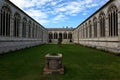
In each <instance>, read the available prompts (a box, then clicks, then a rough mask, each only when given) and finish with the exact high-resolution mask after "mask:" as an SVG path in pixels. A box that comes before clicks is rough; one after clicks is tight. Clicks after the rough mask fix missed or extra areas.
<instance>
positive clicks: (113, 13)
mask: <svg viewBox="0 0 120 80" xmlns="http://www.w3.org/2000/svg"><path fill="white" fill-rule="evenodd" d="M117 13H118V9H117V7H116V6H111V7H110V8H109V10H108V19H109V36H111V37H113V36H118V14H117Z"/></svg>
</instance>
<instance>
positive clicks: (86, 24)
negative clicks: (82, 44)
mask: <svg viewBox="0 0 120 80" xmlns="http://www.w3.org/2000/svg"><path fill="white" fill-rule="evenodd" d="M85 27H86V38H88V26H87V23H86V24H85Z"/></svg>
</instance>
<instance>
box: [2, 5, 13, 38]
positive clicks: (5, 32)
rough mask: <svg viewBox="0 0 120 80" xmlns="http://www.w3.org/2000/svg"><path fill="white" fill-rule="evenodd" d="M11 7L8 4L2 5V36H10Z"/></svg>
mask: <svg viewBox="0 0 120 80" xmlns="http://www.w3.org/2000/svg"><path fill="white" fill-rule="evenodd" d="M10 15H11V12H10V9H9V8H8V7H6V6H3V7H2V10H1V27H0V35H2V36H10Z"/></svg>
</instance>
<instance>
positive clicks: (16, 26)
mask: <svg viewBox="0 0 120 80" xmlns="http://www.w3.org/2000/svg"><path fill="white" fill-rule="evenodd" d="M19 26H20V15H19V14H18V13H16V14H15V15H14V31H13V32H14V36H15V37H19Z"/></svg>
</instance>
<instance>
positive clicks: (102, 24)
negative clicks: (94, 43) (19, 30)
mask: <svg viewBox="0 0 120 80" xmlns="http://www.w3.org/2000/svg"><path fill="white" fill-rule="evenodd" d="M99 23H100V37H105V24H106V23H105V13H104V12H100V14H99Z"/></svg>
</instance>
